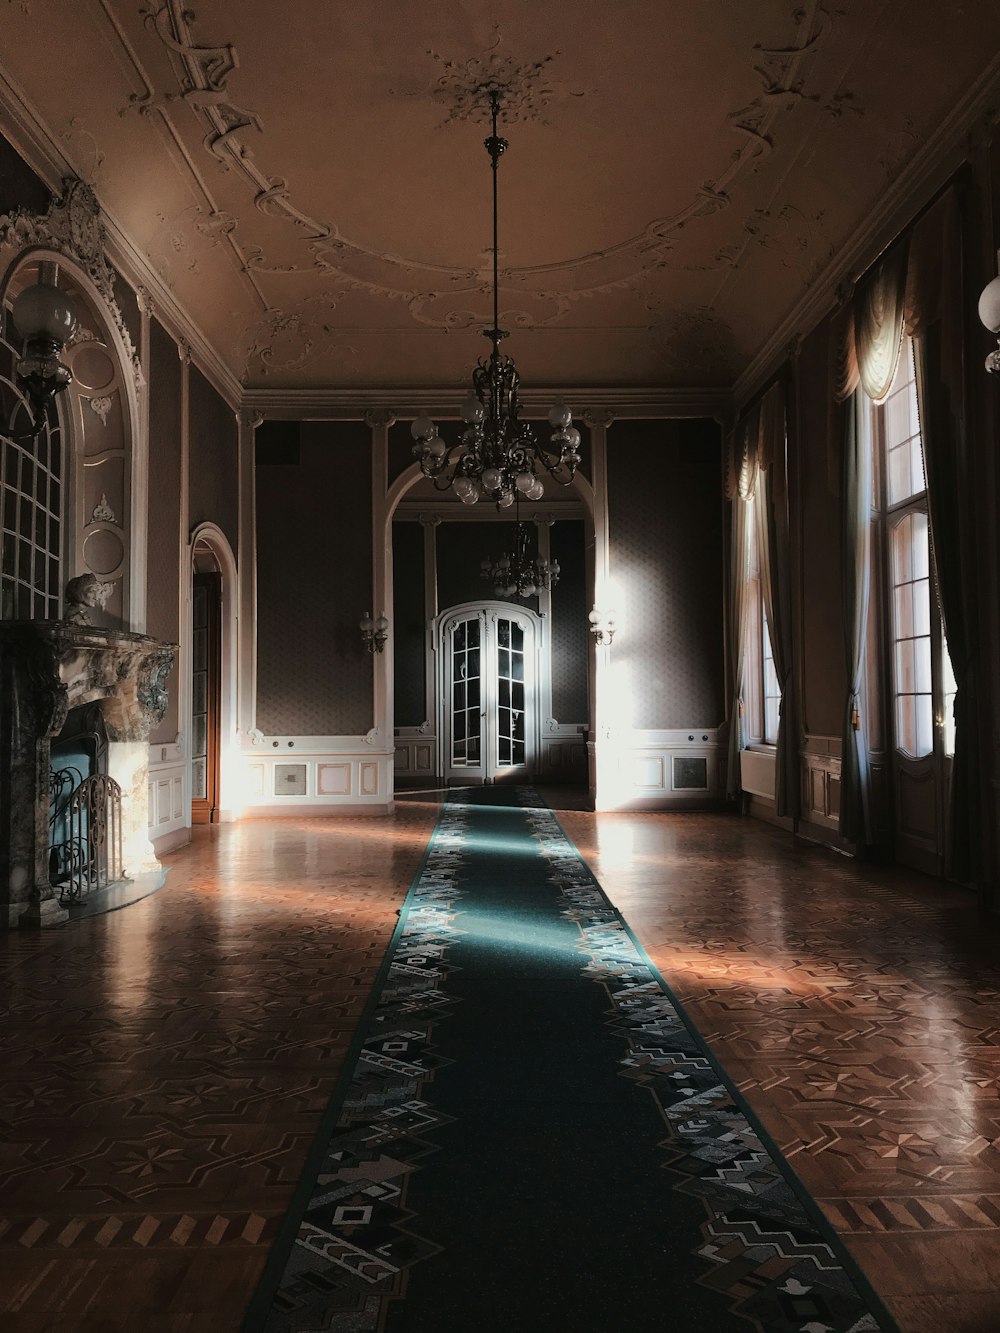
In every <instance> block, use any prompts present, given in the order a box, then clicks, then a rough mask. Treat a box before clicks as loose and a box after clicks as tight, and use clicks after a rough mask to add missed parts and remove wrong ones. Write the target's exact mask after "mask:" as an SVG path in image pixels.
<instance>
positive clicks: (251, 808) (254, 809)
mask: <svg viewBox="0 0 1000 1333" xmlns="http://www.w3.org/2000/svg"><path fill="white" fill-rule="evenodd" d="M392 811H393V802H392V801H384V802H382V803H380V804H378V805H375V804H365V805H362V804H361V803H360V802H358V803H357V804H352V803H351V802H349V801H340V802H338V803H337V804H336V805H333V804H323V805H321V804H320V803H319V802H318V801H317V802H315V803H314V802H306V801H294V802H292V801H283V802H282V803H281V805H248V806H246V808H245V809H244V811H243V814H242V816H241V818H243V819H274V818H275V817H276V816H277V817H278V818H280V817H281V816H282V815H295V816H297V817H298V818H300V819H301V818H303V817H308V818H310V819H338V818H342V817H343V816H344V815H373V816H385V815H391V814H392Z"/></svg>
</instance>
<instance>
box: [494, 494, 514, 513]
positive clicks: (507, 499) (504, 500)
mask: <svg viewBox="0 0 1000 1333" xmlns="http://www.w3.org/2000/svg"><path fill="white" fill-rule="evenodd" d="M513 503H514V492H513V491H504V493H503V495H501V497H500V499H499V500H498V501H497V504H498V505H499V507H500V508H501V509H509V508H510V507H511V505H512V504H513Z"/></svg>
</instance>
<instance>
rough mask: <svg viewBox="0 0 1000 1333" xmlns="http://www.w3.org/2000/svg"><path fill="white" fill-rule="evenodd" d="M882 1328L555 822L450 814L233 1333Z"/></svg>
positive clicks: (493, 792) (464, 801)
mask: <svg viewBox="0 0 1000 1333" xmlns="http://www.w3.org/2000/svg"><path fill="white" fill-rule="evenodd" d="M893 1327H894V1326H893V1324H892V1322H891V1320H890V1319H889V1317H888V1316H887V1315H886V1313H885V1311H884V1310H883V1309H882V1307H881V1306H880V1305H879V1303H878V1301H877V1299H876V1297H875V1296H874V1294H873V1293H872V1292H871V1290H870V1288H869V1287H868V1285H867V1283H866V1282H865V1280H864V1278H863V1277H862V1276H861V1274H860V1273H859V1272H858V1270H857V1269H856V1268H855V1267H854V1265H853V1264H852V1263H851V1261H850V1259H849V1258H848V1256H847V1254H846V1253H845V1251H844V1249H843V1247H842V1246H841V1245H840V1244H839V1242H838V1241H837V1240H836V1238H835V1237H834V1235H833V1233H832V1232H831V1230H830V1229H829V1227H828V1226H827V1225H826V1224H825V1223H824V1221H823V1220H822V1219H821V1217H820V1216H819V1214H818V1211H817V1209H816V1208H815V1207H814V1205H812V1203H811V1202H810V1201H809V1199H808V1197H807V1196H806V1195H805V1193H804V1191H803V1189H802V1187H801V1185H800V1184H799V1183H798V1182H797V1181H796V1180H795V1178H794V1177H793V1175H792V1174H791V1172H790V1170H789V1168H788V1167H787V1165H786V1164H785V1163H784V1162H782V1161H781V1160H780V1158H779V1156H778V1154H777V1150H776V1149H775V1147H774V1145H773V1144H772V1143H771V1142H770V1140H769V1139H768V1138H767V1137H766V1135H765V1134H764V1132H763V1131H762V1129H761V1128H760V1126H759V1125H758V1124H757V1122H756V1121H755V1119H754V1117H753V1116H752V1114H751V1113H750V1112H749V1111H748V1109H747V1107H746V1106H745V1104H743V1103H742V1101H741V1100H740V1099H739V1097H738V1096H737V1094H735V1093H734V1091H733V1089H732V1087H731V1085H730V1084H729V1083H728V1081H727V1080H726V1078H725V1075H724V1074H723V1073H722V1071H721V1070H720V1068H719V1066H718V1065H717V1063H716V1062H715V1060H714V1059H713V1057H712V1056H711V1055H710V1054H709V1053H708V1051H707V1049H706V1047H705V1046H704V1044H703V1043H702V1041H701V1039H700V1038H699V1037H698V1035H697V1033H696V1032H695V1031H694V1030H693V1028H692V1027H691V1025H690V1024H689V1022H688V1020H687V1019H686V1017H685V1016H684V1014H683V1013H682V1012H681V1011H680V1010H679V1008H678V1005H677V1004H676V1002H675V1001H674V1000H673V998H672V997H671V995H670V993H669V991H668V990H667V988H666V987H665V985H664V983H663V981H662V979H661V978H660V976H659V974H658V973H657V972H656V971H655V969H654V968H653V967H652V965H651V963H650V962H649V959H648V958H647V957H646V955H645V953H644V952H643V950H642V949H641V947H640V946H639V945H638V944H637V943H636V942H635V940H634V939H633V937H632V935H631V933H630V932H629V930H628V927H627V926H626V924H625V923H624V921H623V920H622V918H621V917H620V916H619V914H618V912H617V911H616V910H615V909H614V908H613V907H612V906H611V904H610V903H609V901H608V899H607V898H606V897H605V895H604V893H603V892H602V890H601V887H600V885H599V884H598V883H597V882H596V880H595V879H594V877H593V876H592V875H591V873H590V871H589V870H588V869H587V867H586V865H585V864H584V862H583V861H582V859H581V858H580V856H579V854H578V853H577V851H576V850H575V848H574V847H573V845H572V843H570V842H569V840H568V839H567V838H566V836H565V835H564V833H563V832H562V829H561V828H560V826H559V823H558V821H557V820H556V818H555V816H554V815H553V814H552V813H551V811H549V810H548V808H546V807H545V806H544V805H543V804H542V803H541V802H540V800H539V798H538V797H537V795H536V794H535V793H534V792H533V791H531V790H529V789H526V788H504V787H486V788H476V789H465V790H463V791H460V792H457V793H454V794H453V795H452V797H451V799H450V800H449V802H448V804H447V805H446V806H445V808H444V810H443V812H442V815H441V818H440V820H439V822H438V825H437V828H436V829H435V832H434V835H433V837H432V839H431V842H430V844H429V847H428V851H427V854H426V857H425V859H424V863H423V866H422V868H421V871H420V873H419V875H418V876H417V879H416V881H415V882H414V884H413V886H412V888H411V889H410V893H409V895H408V897H407V900H406V903H405V905H404V907H403V910H402V912H401V914H400V922H399V926H398V927H397V930H396V934H395V935H394V937H393V942H392V945H391V946H390V949H389V954H388V957H387V960H386V964H385V966H384V968H383V972H382V977H381V979H380V982H379V984H378V985H377V987H376V990H375V993H374V994H373V996H372V1001H371V1003H370V1005H369V1008H368V1010H367V1012H366V1015H365V1017H364V1019H363V1020H362V1024H361V1027H360V1029H359V1033H358V1038H357V1041H356V1043H355V1049H354V1053H353V1056H352V1057H349V1060H348V1064H347V1066H346V1067H345V1073H344V1078H343V1079H342V1082H341V1088H340V1090H339V1092H338V1094H337V1096H335V1098H334V1101H333V1103H332V1105H331V1107H330V1110H329V1112H328V1114H327V1118H326V1121H325V1123H324V1126H323V1128H322V1129H321V1132H320V1135H319V1137H318V1140H317V1143H316V1145H315V1148H314V1152H313V1155H312V1159H311V1162H310V1165H309V1168H308V1169H307V1171H306V1174H305V1176H304V1177H303V1181H302V1183H301V1186H300V1190H299V1194H298V1197H297V1199H296V1202H295V1204H294V1205H293V1207H292V1209H291V1212H290V1214H289V1218H288V1223H287V1226H286V1232H285V1235H284V1238H283V1240H282V1241H280V1242H279V1244H278V1245H277V1246H276V1249H275V1252H274V1255H273V1256H272V1262H271V1264H270V1265H269V1267H268V1269H267V1271H266V1272H265V1275H264V1278H263V1280H262V1282H261V1285H260V1288H259V1290H258V1292H257V1293H256V1295H255V1298H254V1301H253V1303H252V1305H251V1308H250V1313H249V1314H248V1316H247V1320H246V1323H245V1325H244V1328H245V1330H246V1333H312V1331H313V1330H324V1331H326V1330H332V1331H333V1333H369V1331H370V1333H383V1331H384V1333H432V1330H433V1331H434V1333H442V1330H444V1331H446V1333H447V1331H450V1330H456V1331H459V1330H460V1331H462V1333H465V1331H468V1333H522V1331H529V1330H532V1331H533V1330H543V1329H544V1330H558V1331H561V1330H574V1331H575V1330H588V1331H592V1333H619V1331H620V1330H626V1329H629V1330H631V1329H663V1330H668V1329H669V1330H684V1331H685V1333H715V1331H716V1330H718V1333H726V1331H727V1330H734V1333H735V1330H747V1329H758V1330H761V1331H762V1333H792V1331H793V1330H795V1331H796V1333H888V1330H891V1329H892V1328H893Z"/></svg>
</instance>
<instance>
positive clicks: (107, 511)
mask: <svg viewBox="0 0 1000 1333" xmlns="http://www.w3.org/2000/svg"><path fill="white" fill-rule="evenodd" d="M90 521H91V522H92V523H115V522H116V521H117V520H116V519H115V511H114V510H113V509H112V508H111V506H110V505H109V504H108V497H107V496H106V495H105V494H104V492H103V491H102V492H101V498H100V500H99V501H98V503H97V504H96V505H95V506H94V512H93V514H92V515H91V519H90Z"/></svg>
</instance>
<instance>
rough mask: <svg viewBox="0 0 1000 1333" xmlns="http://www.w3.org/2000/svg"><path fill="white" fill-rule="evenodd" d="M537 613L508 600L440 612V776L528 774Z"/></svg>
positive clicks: (496, 778) (533, 743)
mask: <svg viewBox="0 0 1000 1333" xmlns="http://www.w3.org/2000/svg"><path fill="white" fill-rule="evenodd" d="M538 637H539V636H538V634H537V617H536V616H535V615H534V614H533V613H532V612H530V611H526V610H521V609H520V608H518V607H514V606H510V605H509V604H507V603H504V602H499V603H487V604H486V605H485V606H483V605H479V606H476V607H470V606H465V607H459V608H455V609H453V610H451V611H448V612H445V614H444V615H443V616H442V617H441V619H440V626H439V633H438V661H439V663H440V666H441V690H440V694H439V698H440V705H441V710H442V722H443V726H442V727H441V733H440V734H441V736H442V739H443V744H444V775H445V781H446V782H459V783H478V782H503V781H508V780H521V779H525V780H526V779H527V778H528V777H529V776H530V774H531V772H532V768H533V765H534V759H535V754H536V752H537V733H538V707H537V694H538V692H537V688H536V682H537V678H538V672H537V661H536V656H537V645H538Z"/></svg>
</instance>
